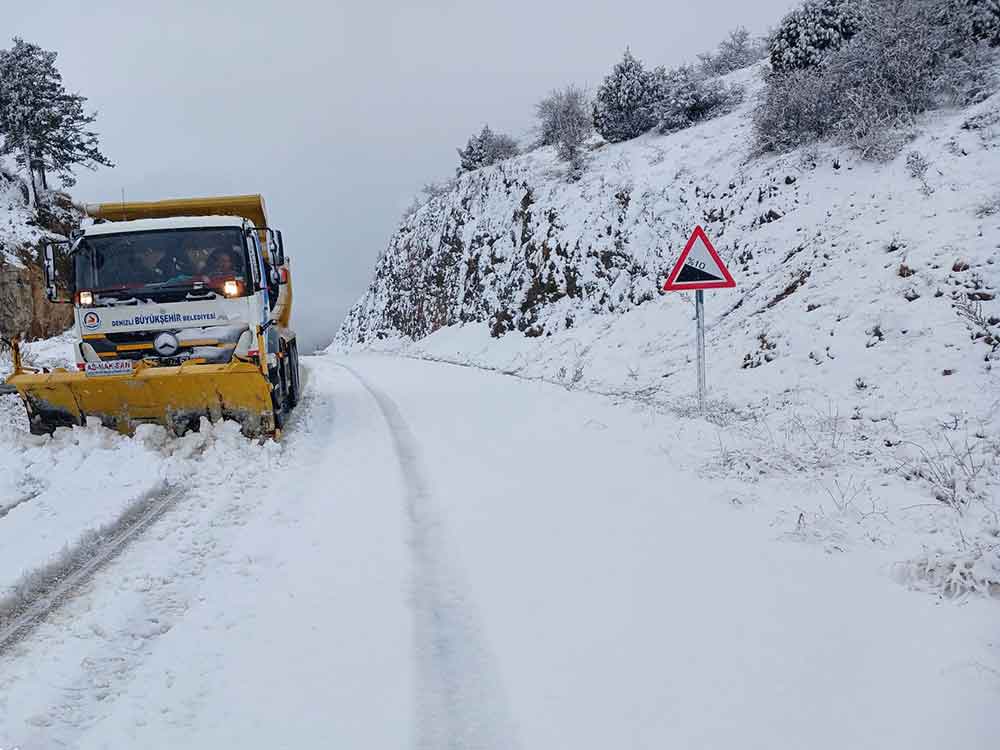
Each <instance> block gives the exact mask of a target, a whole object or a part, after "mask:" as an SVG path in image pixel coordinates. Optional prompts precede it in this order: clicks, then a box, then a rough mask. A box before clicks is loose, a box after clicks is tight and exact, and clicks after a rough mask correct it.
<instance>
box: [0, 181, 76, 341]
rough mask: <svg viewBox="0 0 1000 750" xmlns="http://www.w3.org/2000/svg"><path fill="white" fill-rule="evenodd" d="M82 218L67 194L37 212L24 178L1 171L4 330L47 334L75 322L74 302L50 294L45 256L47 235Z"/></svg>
mask: <svg viewBox="0 0 1000 750" xmlns="http://www.w3.org/2000/svg"><path fill="white" fill-rule="evenodd" d="M79 218H80V214H79V213H78V212H77V211H76V209H74V208H73V206H72V204H71V203H70V201H69V199H68V197H66V196H65V195H61V194H54V195H53V196H52V199H51V203H50V204H49V205H47V206H46V207H44V208H42V209H41V210H40V211H39V212H38V215H37V216H36V215H34V214H33V213H32V212H31V211H30V210H29V209H28V207H27V200H26V197H25V195H24V193H23V190H22V186H21V184H20V181H19V180H17V179H16V178H14V177H12V176H10V175H7V174H6V173H3V172H0V335H2V336H5V337H9V336H15V335H17V336H21V337H24V338H28V339H36V338H46V337H49V336H54V335H55V334H57V333H60V332H62V331H64V330H66V328H67V327H68V326H69V325H70V324H71V323H72V321H73V309H72V307H70V306H69V305H53V304H50V303H49V302H48V300H47V299H46V297H45V282H44V278H43V274H42V269H41V266H40V259H41V249H42V246H43V244H44V242H45V240H46V239H48V238H53V237H65V236H66V235H67V234H68V233H69V231H70V230H71V229H72V228H73V227H74V226H77V225H78V223H79Z"/></svg>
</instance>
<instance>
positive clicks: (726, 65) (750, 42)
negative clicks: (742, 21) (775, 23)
mask: <svg viewBox="0 0 1000 750" xmlns="http://www.w3.org/2000/svg"><path fill="white" fill-rule="evenodd" d="M767 54H768V43H767V40H766V39H755V38H754V37H752V36H751V35H750V32H749V31H747V30H746V28H745V27H743V26H737V27H736V28H735V29H733V30H732V31H730V32H729V35H728V36H727V37H726V38H725V39H723V40H722V41H721V42H719V46H718V47H717V48H716V49H715V51H714V52H703V53H701V54H699V55H698V67H699V69H700V70H701V72H702V73H704V74H705V75H707V76H721V75H725V74H726V73H731V72H732V71H734V70H740V69H741V68H746V67H748V66H750V65H753V64H754V63H755V62H757V61H758V60H762V59H764V58H765V57H767Z"/></svg>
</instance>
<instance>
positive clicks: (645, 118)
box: [594, 49, 657, 143]
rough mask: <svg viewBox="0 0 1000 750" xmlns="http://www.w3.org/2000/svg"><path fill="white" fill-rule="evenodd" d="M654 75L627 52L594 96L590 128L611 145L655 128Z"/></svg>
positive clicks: (655, 97) (655, 96) (627, 50)
mask: <svg viewBox="0 0 1000 750" xmlns="http://www.w3.org/2000/svg"><path fill="white" fill-rule="evenodd" d="M656 99H657V95H656V84H655V80H654V75H653V73H651V72H650V71H647V70H646V69H645V68H643V66H642V63H641V62H640V61H639V60H637V59H635V58H634V57H633V56H632V52H631V51H630V50H629V49H626V50H625V55H624V56H623V57H622V60H621V62H619V63H617V64H616V65H615V67H614V68H613V69H612V70H611V73H609V74H608V76H607V78H605V79H604V82H603V83H601V85H600V87H599V88H598V89H597V95H596V96H595V97H594V128H595V129H596V130H597V132H598V133H600V134H601V135H602V136H604V138H605V140H607V141H610V142H611V143H617V142H619V141H627V140H629V139H630V138H635V137H636V136H638V135H641V134H643V133H645V132H646V131H647V130H649V129H650V128H652V127H653V126H654V125H656V115H655V113H654V112H653V105H654V104H655V102H656Z"/></svg>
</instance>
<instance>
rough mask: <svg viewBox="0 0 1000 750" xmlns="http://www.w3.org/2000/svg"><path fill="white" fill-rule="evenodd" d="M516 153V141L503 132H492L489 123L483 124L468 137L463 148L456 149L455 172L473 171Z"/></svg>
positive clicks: (517, 151)
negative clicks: (478, 130) (479, 129)
mask: <svg viewBox="0 0 1000 750" xmlns="http://www.w3.org/2000/svg"><path fill="white" fill-rule="evenodd" d="M518 153H519V150H518V148H517V141H515V140H514V139H513V138H511V137H510V136H509V135H506V134H504V133H494V132H493V131H492V130H491V129H490V126H489V125H484V126H483V129H482V130H481V131H480V132H479V134H478V135H474V136H472V137H471V138H469V141H468V143H466V145H465V148H464V149H461V148H460V149H458V161H459V167H458V170H457V172H458V174H462V173H463V172H473V171H475V170H477V169H481V168H483V167H488V166H490V165H491V164H496V163H497V162H498V161H503V160H504V159H509V158H511V157H513V156H517V155H518Z"/></svg>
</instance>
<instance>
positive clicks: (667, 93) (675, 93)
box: [654, 65, 743, 133]
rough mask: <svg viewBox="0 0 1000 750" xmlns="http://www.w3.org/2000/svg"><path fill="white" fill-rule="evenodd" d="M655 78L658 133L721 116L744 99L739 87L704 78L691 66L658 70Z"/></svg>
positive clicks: (655, 110)
mask: <svg viewBox="0 0 1000 750" xmlns="http://www.w3.org/2000/svg"><path fill="white" fill-rule="evenodd" d="M654 75H655V78H656V91H657V101H656V104H655V105H654V112H655V113H656V117H657V120H658V121H659V130H660V132H661V133H669V132H671V131H674V130H680V129H681V128H686V127H688V126H689V125H693V124H694V123H696V122H698V121H700V120H706V119H708V118H710V117H715V116H716V115H720V114H723V113H724V112H725V111H727V110H729V109H730V108H731V107H733V106H734V105H736V104H738V103H739V102H740V101H741V100H742V98H743V90H742V89H741V88H739V87H738V86H726V85H725V84H723V83H722V82H721V81H718V80H713V79H711V78H705V77H704V76H703V75H701V74H700V73H699V72H698V71H697V70H695V68H694V67H693V66H691V65H682V66H681V67H679V68H673V69H672V70H664V69H663V68H657V69H656V70H655V71H654Z"/></svg>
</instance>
